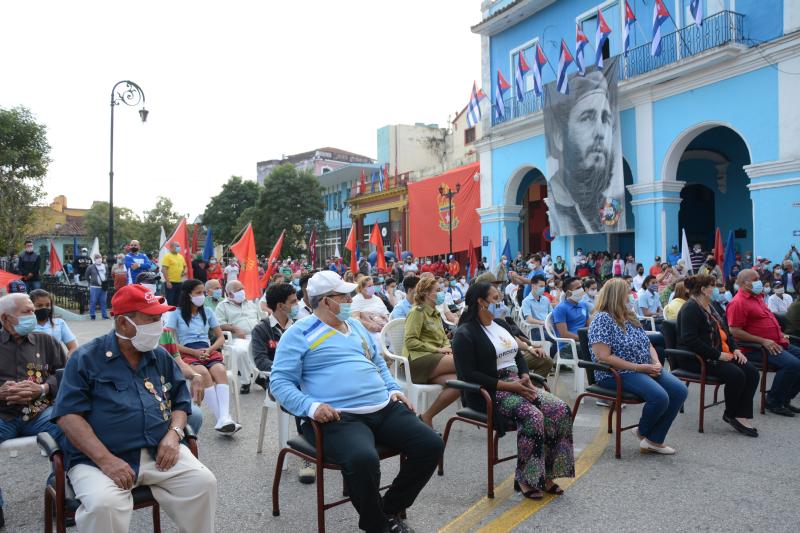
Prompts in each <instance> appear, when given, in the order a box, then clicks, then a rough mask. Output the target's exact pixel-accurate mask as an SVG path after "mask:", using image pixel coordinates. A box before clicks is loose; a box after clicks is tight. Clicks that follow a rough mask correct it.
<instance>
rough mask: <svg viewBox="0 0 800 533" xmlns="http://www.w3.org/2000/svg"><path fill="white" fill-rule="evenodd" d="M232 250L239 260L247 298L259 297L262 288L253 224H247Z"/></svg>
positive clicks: (240, 274)
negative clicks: (259, 281)
mask: <svg viewBox="0 0 800 533" xmlns="http://www.w3.org/2000/svg"><path fill="white" fill-rule="evenodd" d="M231 252H233V255H235V256H236V259H238V260H239V281H240V282H241V283H242V285H244V292H245V295H246V297H247V299H248V300H255V299H257V298H258V297H259V296H261V288H260V286H259V283H258V257H257V256H256V237H255V235H254V234H253V225H252V224H247V228H246V229H245V230H244V233H242V236H241V238H240V239H239V240H238V241H237V242H236V243H234V244H233V245H232V246H231Z"/></svg>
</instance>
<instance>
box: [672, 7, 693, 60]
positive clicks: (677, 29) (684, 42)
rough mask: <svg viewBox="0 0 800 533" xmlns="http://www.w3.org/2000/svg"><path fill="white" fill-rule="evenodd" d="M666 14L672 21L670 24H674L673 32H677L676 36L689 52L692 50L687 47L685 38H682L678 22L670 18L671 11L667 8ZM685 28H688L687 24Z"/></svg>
mask: <svg viewBox="0 0 800 533" xmlns="http://www.w3.org/2000/svg"><path fill="white" fill-rule="evenodd" d="M667 14H668V15H669V20H671V21H672V25H673V26H675V33H677V34H678V36H679V37H680V38H681V42H682V43H683V46H685V47H686V51H687V52H689V53H692V50H691V49H690V48H689V45H688V44H687V43H686V39H684V38H683V34H682V33H681V28H678V23H677V22H675V19H674V18H672V13H670V12H669V9H668V10H667ZM687 28H688V26H687ZM676 52H677V50H676ZM676 55H677V53H676Z"/></svg>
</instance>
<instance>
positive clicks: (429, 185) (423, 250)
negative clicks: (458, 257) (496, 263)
mask: <svg viewBox="0 0 800 533" xmlns="http://www.w3.org/2000/svg"><path fill="white" fill-rule="evenodd" d="M479 171H480V163H472V164H470V165H466V166H463V167H459V168H455V169H453V170H449V171H447V172H445V173H444V174H440V175H439V176H436V177H433V178H428V179H424V180H422V181H419V182H417V183H411V184H410V185H409V186H408V215H409V218H408V220H409V243H408V249H409V250H410V251H411V253H412V254H414V256H415V257H425V256H431V255H440V254H446V253H448V251H449V246H450V242H449V237H450V212H451V210H450V201H449V199H448V195H447V192H448V191H451V192H455V191H456V190H458V192H456V194H455V195H454V196H453V198H452V214H453V251H454V252H463V251H465V250H466V249H467V248H468V247H469V242H470V240H472V242H479V241H480V238H481V220H480V217H479V216H478V213H477V211H476V209H478V208H479V207H480V205H481V190H480V189H481V184H480V182H479V181H478V180H476V179H475V177H476V174H477V173H478V172H479ZM440 188H441V189H442V191H440ZM441 192H444V193H445V194H441Z"/></svg>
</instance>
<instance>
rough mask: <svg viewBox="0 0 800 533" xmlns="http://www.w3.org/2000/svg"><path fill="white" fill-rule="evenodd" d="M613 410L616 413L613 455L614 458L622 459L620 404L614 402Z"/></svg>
mask: <svg viewBox="0 0 800 533" xmlns="http://www.w3.org/2000/svg"><path fill="white" fill-rule="evenodd" d="M614 410H615V411H616V413H617V430H616V432H617V439H616V441H617V442H616V446H617V452H616V453H615V454H614V457H616V458H617V459H622V451H621V447H622V442H621V441H622V402H616V403H615V405H614Z"/></svg>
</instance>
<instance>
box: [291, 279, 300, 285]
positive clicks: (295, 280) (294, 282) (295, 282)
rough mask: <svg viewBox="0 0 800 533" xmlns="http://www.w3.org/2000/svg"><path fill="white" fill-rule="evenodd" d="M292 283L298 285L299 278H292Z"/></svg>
mask: <svg viewBox="0 0 800 533" xmlns="http://www.w3.org/2000/svg"><path fill="white" fill-rule="evenodd" d="M292 285H294V286H295V287H299V286H300V280H299V279H297V278H295V279H293V280H292Z"/></svg>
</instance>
